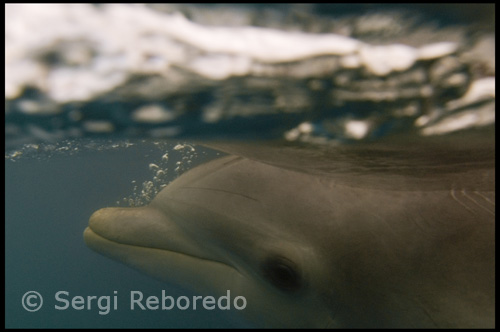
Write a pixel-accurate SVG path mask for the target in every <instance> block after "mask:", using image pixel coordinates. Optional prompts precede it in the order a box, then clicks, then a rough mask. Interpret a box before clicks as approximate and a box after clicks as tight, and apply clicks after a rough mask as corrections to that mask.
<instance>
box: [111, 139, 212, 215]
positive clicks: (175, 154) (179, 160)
mask: <svg viewBox="0 0 500 332" xmlns="http://www.w3.org/2000/svg"><path fill="white" fill-rule="evenodd" d="M154 144H155V145H156V146H158V147H159V148H161V149H163V151H167V152H165V154H163V155H162V156H161V158H160V159H159V160H158V161H156V162H154V163H150V164H149V170H150V171H151V172H152V179H151V180H147V181H144V182H143V183H142V184H138V181H136V180H132V184H133V185H134V188H133V192H132V194H131V195H129V196H127V197H124V198H122V199H121V200H119V201H117V202H116V203H117V204H118V205H120V206H130V207H137V206H144V205H147V204H148V203H149V202H151V201H152V200H153V199H154V198H155V196H156V195H157V194H158V193H159V192H160V191H161V190H162V189H163V188H165V187H166V186H167V185H168V184H169V183H170V182H172V181H173V180H174V179H175V178H177V177H179V176H180V175H181V174H182V173H184V172H186V171H187V170H189V169H191V168H193V167H194V166H196V165H198V164H201V163H203V162H204V161H206V159H207V149H204V148H201V147H199V148H198V149H195V147H194V146H193V145H192V144H187V143H183V144H176V145H175V146H173V147H172V145H171V144H170V143H164V142H155V143H154ZM217 155H219V153H217Z"/></svg>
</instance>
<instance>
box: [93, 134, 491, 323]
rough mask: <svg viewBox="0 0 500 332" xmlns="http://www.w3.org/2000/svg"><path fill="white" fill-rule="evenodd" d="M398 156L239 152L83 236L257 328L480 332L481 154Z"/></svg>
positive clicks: (99, 215)
mask: <svg viewBox="0 0 500 332" xmlns="http://www.w3.org/2000/svg"><path fill="white" fill-rule="evenodd" d="M464 144H465V143H464ZM221 146H222V150H226V151H230V150H232V147H231V146H230V145H228V146H225V147H224V146H223V145H221ZM404 146H405V148H404V149H402V150H398V151H399V152H400V154H399V155H398V153H396V152H395V151H396V150H394V149H386V148H383V149H378V150H375V152H376V153H374V154H372V155H370V154H369V153H368V154H367V153H366V152H367V151H370V150H364V149H360V150H358V151H361V152H362V153H359V154H356V158H354V157H353V156H352V155H349V156H347V157H346V154H345V153H337V154H335V153H334V154H333V155H332V156H333V157H332V156H328V158H326V157H325V153H322V154H321V155H319V156H316V157H314V154H315V153H314V152H310V151H311V150H310V149H307V151H309V152H306V153H305V154H302V156H304V155H305V156H306V157H307V158H305V159H301V157H300V155H301V152H300V151H299V152H297V153H295V154H293V153H289V152H288V150H287V149H275V150H272V149H271V150H269V151H271V152H268V153H265V152H262V151H265V149H262V148H259V147H257V148H255V149H254V150H252V149H250V148H248V149H243V150H242V151H244V153H242V154H243V155H247V156H252V157H253V158H256V159H259V158H260V161H258V160H252V159H248V158H243V157H241V156H236V155H230V156H226V157H222V158H219V159H216V160H213V161H211V162H208V163H206V164H203V165H201V166H199V167H197V168H194V169H192V170H190V171H188V172H187V173H185V174H183V175H182V176H180V177H179V178H178V179H176V180H174V181H173V182H172V183H171V184H169V185H168V186H167V187H166V188H165V189H164V190H163V191H161V192H160V193H159V194H158V196H157V197H156V198H155V199H154V200H153V201H152V202H151V203H150V204H149V205H148V206H145V207H138V208H104V209H101V210H98V211H97V212H95V213H94V214H93V215H92V217H91V218H90V222H89V227H88V228H87V229H86V230H85V232H84V239H85V242H86V243H87V245H88V246H89V247H90V248H92V249H93V250H95V251H97V252H99V253H102V254H103V255H106V256H108V257H110V258H112V259H115V260H118V261H121V262H123V263H125V264H127V265H130V266H132V267H134V268H136V269H138V270H141V271H143V272H145V273H147V274H149V275H152V276H154V277H156V278H159V279H162V280H164V281H166V282H170V283H175V284H179V285H183V286H186V287H189V288H191V289H193V290H195V291H197V292H199V293H200V294H213V295H225V294H226V291H227V290H230V291H231V295H232V296H244V297H245V298H246V300H247V306H246V308H245V309H244V310H242V311H241V312H242V313H243V314H245V315H247V317H249V318H250V319H251V320H252V321H253V322H256V323H257V324H262V325H263V326H277V327H401V328H411V327H449V328H456V327H460V328H467V327H494V326H495V319H494V307H495V299H494V290H495V281H494V274H495V272H494V246H495V237H494V229H495V225H494V216H495V191H494V167H492V166H494V158H491V156H492V154H491V153H492V152H491V151H493V150H492V149H491V145H490V146H489V147H488V149H487V151H490V154H489V155H488V154H486V157H485V153H484V151H482V152H481V151H480V150H481V149H479V150H478V149H476V150H471V149H470V147H469V146H467V145H464V146H465V147H464V149H467V151H469V152H470V151H476V152H477V153H476V155H474V156H472V157H471V154H470V153H469V154H456V153H455V154H453V156H458V157H457V158H458V159H460V158H465V159H468V160H469V161H470V163H465V162H463V160H457V158H452V157H451V156H450V155H447V154H446V153H443V151H440V150H439V149H437V150H435V151H437V152H435V153H430V152H429V150H426V152H425V153H422V154H421V155H418V153H417V156H416V157H415V158H413V159H412V160H411V165H413V167H411V165H410V164H406V163H404V162H403V163H402V162H400V160H399V161H398V156H401V153H402V155H404V157H405V158H406V160H407V159H408V151H407V150H405V149H410V151H411V145H408V144H404ZM430 146H434V147H436V146H439V144H437V145H436V144H431V145H430ZM455 146H456V147H457V146H460V145H455ZM447 147H449V146H447ZM457 149H459V148H458V147H457ZM233 150H234V149H233ZM236 150H237V149H236ZM240 150H241V149H240ZM292 150H293V149H292ZM348 150H349V149H348ZM280 151H281V152H280ZM338 151H342V150H338ZM353 151H356V149H354V150H353ZM371 151H374V150H373V149H372V150H371ZM415 151H416V150H415ZM415 151H414V152H415ZM455 152H456V150H455ZM259 153H261V154H260V155H259ZM280 153H281V154H287V155H292V156H293V155H295V157H297V156H299V157H297V158H296V159H294V158H293V157H290V158H289V159H286V157H283V156H282V155H281V154H280ZM384 153H385V154H384ZM493 154H494V152H493ZM264 155H265V156H264ZM381 155H382V156H385V157H384V158H382V159H383V162H382V161H381V160H380V158H381V157H380V156H381ZM412 155H413V156H415V154H412ZM423 155H425V156H430V157H429V158H428V159H426V161H425V162H422V158H421V157H422V156H423ZM335 158H337V161H338V162H337V163H335ZM360 158H361V159H360ZM377 158H378V159H377ZM293 160H294V161H293ZM305 160H307V161H305ZM346 160H348V161H346ZM374 160H375V161H374ZM391 160H392V161H393V162H390V161H391ZM262 161H267V162H262ZM280 161H281V163H282V164H283V165H292V166H291V167H282V166H283V165H281V166H280V165H278V166H276V165H277V164H280ZM301 163H306V164H307V163H309V164H307V166H308V167H307V168H308V169H309V170H311V169H312V171H310V172H303V171H301V170H300V168H301V165H302V164H301ZM374 163H375V164H376V165H378V166H379V167H378V168H377V167H375V166H374ZM311 164H315V165H317V167H316V168H311V167H310V166H311ZM297 165H298V166H297ZM326 165H328V167H326ZM332 165H337V166H332ZM453 165H455V167H454V168H453V167H452V166H453ZM302 166H303V165H302ZM419 166H421V167H419ZM424 166H425V167H424ZM349 170H351V171H349Z"/></svg>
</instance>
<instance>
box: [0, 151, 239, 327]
mask: <svg viewBox="0 0 500 332" xmlns="http://www.w3.org/2000/svg"><path fill="white" fill-rule="evenodd" d="M164 153H165V151H163V150H161V149H159V148H158V147H157V146H156V145H154V144H151V143H143V144H138V145H136V146H134V147H130V148H121V149H115V150H108V151H95V150H85V151H82V152H80V153H77V154H73V155H69V154H66V155H52V156H51V157H50V158H41V159H39V158H21V159H18V160H16V161H15V162H14V161H12V160H6V161H5V168H6V169H5V181H6V187H5V192H6V198H5V205H6V213H5V249H6V253H5V261H6V262H5V278H6V280H5V285H6V287H5V291H6V295H5V317H6V320H5V326H6V327H7V328H39V327H42V328H54V327H55V328H97V327H113V328H134V327H135V328H159V327H162V328H165V327H172V328H173V327H226V328H229V327H236V326H247V325H246V323H245V322H243V321H241V320H240V319H239V318H238V317H235V315H234V314H233V313H232V312H224V311H220V310H214V311H208V310H192V309H189V310H179V309H172V310H169V311H161V310H159V311H149V310H147V311H141V310H135V311H132V310H130V309H129V303H130V301H129V294H130V291H133V290H135V291H141V292H142V293H143V294H144V296H145V297H146V296H151V295H154V296H157V297H160V298H161V294H162V293H161V292H162V290H165V291H166V294H168V295H171V296H173V297H174V298H177V297H179V296H181V295H184V296H188V297H191V296H193V295H194V294H193V293H192V292H190V291H188V290H185V289H179V288H176V287H175V286H173V285H167V284H164V283H161V282H158V281H156V280H154V279H152V278H150V277H148V276H145V275H143V274H140V273H138V272H136V271H135V270H132V269H130V268H129V267H126V266H125V265H122V264H120V263H118V262H115V261H112V260H110V259H108V258H105V257H103V256H100V255H98V254H97V253H95V252H93V251H91V250H90V249H89V248H87V247H86V245H85V243H84V242H83V238H82V232H83V230H84V229H85V227H87V225H88V219H89V217H90V215H91V214H92V213H93V212H94V211H96V210H97V209H100V208H103V207H106V206H116V201H118V200H120V199H122V198H123V197H125V196H128V195H130V194H132V191H133V190H132V189H133V185H132V184H131V180H134V179H135V180H136V181H137V182H138V183H141V182H142V181H145V180H150V179H151V171H150V170H149V168H148V164H149V163H150V162H155V161H159V160H160V159H161V157H162V155H163V154H164ZM45 157H47V156H45ZM212 157H213V156H212ZM204 158H209V157H204ZM171 173H172V174H170V176H171V177H173V176H174V174H175V172H173V170H172V172H171ZM28 291H37V292H39V293H40V294H41V295H42V296H43V298H44V303H43V307H42V308H41V309H40V310H39V311H37V312H27V311H26V310H24V309H23V307H22V305H21V300H22V297H23V295H24V294H25V293H26V292H28ZM58 291H67V292H68V293H69V297H68V298H72V297H74V296H77V295H80V296H84V297H87V296H91V295H94V296H97V297H100V296H110V297H111V298H110V299H112V298H113V296H114V291H117V295H116V297H117V310H111V311H110V312H109V313H108V314H107V315H100V314H99V311H100V310H99V308H98V307H97V305H96V302H93V303H91V304H92V305H93V306H92V308H91V309H90V310H87V309H85V310H74V309H72V308H69V309H67V310H56V309H55V305H62V304H61V303H57V302H56V300H55V294H56V293H57V292H58ZM102 303H103V305H105V303H104V302H102ZM103 311H104V310H103Z"/></svg>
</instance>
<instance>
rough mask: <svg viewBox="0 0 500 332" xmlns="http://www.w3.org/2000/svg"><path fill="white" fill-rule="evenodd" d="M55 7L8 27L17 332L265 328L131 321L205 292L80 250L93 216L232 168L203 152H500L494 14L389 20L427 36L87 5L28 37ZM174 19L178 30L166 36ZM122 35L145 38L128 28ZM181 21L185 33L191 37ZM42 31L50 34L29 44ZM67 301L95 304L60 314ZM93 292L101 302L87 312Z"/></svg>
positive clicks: (220, 12) (11, 274)
mask: <svg viewBox="0 0 500 332" xmlns="http://www.w3.org/2000/svg"><path fill="white" fill-rule="evenodd" d="M40 8H41V7H40ZM40 8H35V9H34V10H33V9H26V12H25V11H24V10H25V9H20V8H19V7H16V6H11V7H9V10H10V11H11V14H12V15H11V16H10V17H11V18H12V22H14V23H16V24H18V25H16V24H13V25H12V27H13V28H10V26H9V34H8V38H7V40H8V41H7V42H6V45H7V49H8V50H7V52H6V57H7V58H8V59H7V61H6V70H8V73H7V75H6V115H5V121H6V125H5V128H6V141H5V181H6V185H5V193H6V199H5V206H6V212H5V220H6V222H5V250H6V252H5V278H6V281H5V286H6V287H5V290H6V295H5V317H6V318H5V327H7V328H30V327H31V328H33V327H34V328H37V327H41V328H98V327H105V328H106V327H107V328H175V327H181V328H182V327H185V328H195V327H202V328H203V327H209V328H211V327H220V328H231V327H253V326H254V323H251V322H248V321H246V320H245V319H244V318H242V317H240V315H238V313H236V312H235V311H234V310H229V311H223V310H211V311H210V310H204V309H200V310H192V309H188V310H180V309H173V310H139V309H136V310H130V309H129V308H128V305H129V296H130V292H131V291H141V292H142V293H143V294H144V296H150V295H154V296H157V297H160V298H161V296H162V290H164V291H165V292H166V293H167V294H168V295H171V296H173V297H179V296H187V297H192V296H194V295H197V294H195V293H193V292H192V291H190V290H189V289H184V288H179V287H178V286H176V285H170V284H165V283H162V282H159V281H157V280H155V279H153V278H151V277H149V276H146V275H144V274H141V273H139V272H137V271H135V270H133V269H131V268H129V267H127V266H126V265H124V264H122V263H119V262H116V261H113V260H111V259H108V258H106V257H104V256H101V255H99V254H97V253H95V252H93V251H91V250H90V249H89V248H88V247H87V246H86V245H85V243H84V241H83V238H82V232H83V230H84V229H85V228H86V227H87V226H88V222H89V217H90V216H91V215H92V213H94V212H95V211H96V210H98V209H100V208H103V207H111V206H124V207H127V206H142V205H145V204H147V203H149V202H150V201H151V200H152V199H153V198H154V196H155V195H156V193H158V192H159V191H160V190H161V189H162V188H163V187H165V186H166V185H167V184H168V183H170V182H171V181H172V180H174V179H175V178H177V177H178V176H179V175H180V174H182V173H184V172H185V171H187V170H188V169H191V168H193V167H195V166H196V165H199V164H202V163H204V162H207V161H209V160H211V159H214V158H217V157H220V156H221V155H223V153H222V152H218V151H215V150H211V149H209V148H206V147H203V146H200V145H197V144H195V143H191V142H201V143H203V142H209V143H210V142H212V141H224V142H231V143H236V144H239V143H242V142H246V143H254V144H255V143H256V144H257V145H258V144H263V145H265V144H267V143H268V142H276V141H278V142H285V143H286V144H289V145H292V146H293V145H297V146H301V147H302V148H303V147H304V146H305V147H307V146H308V144H309V146H311V147H318V146H321V147H324V146H332V147H335V146H348V145H349V144H357V143H358V142H375V143H376V142H377V141H378V140H380V139H383V138H387V137H389V138H390V137H391V135H401V134H403V135H404V134H407V135H408V136H406V139H408V142H410V143H409V144H411V142H412V140H411V138H412V137H416V136H418V137H421V136H422V137H424V136H433V135H443V136H446V135H448V134H456V133H457V132H460V130H473V131H474V130H476V131H478V132H484V133H485V135H487V137H488V138H489V137H491V140H494V130H492V127H493V126H494V122H495V94H494V86H495V68H494V60H492V59H493V58H494V46H495V43H494V32H492V31H491V30H490V28H491V27H490V25H489V23H488V22H491V21H492V20H493V22H494V17H493V18H491V17H490V16H486V17H487V19H485V20H484V21H485V22H486V23H485V22H481V24H479V27H478V28H477V31H479V32H477V33H471V32H470V31H471V30H470V29H472V28H470V27H469V26H468V25H467V24H469V23H470V24H477V22H478V21H481V18H482V17H485V12H487V10H485V9H484V8H479V9H477V10H470V11H467V10H466V9H464V10H459V9H456V8H455V9H452V8H451V7H446V6H443V7H439V8H438V7H436V8H434V9H436V10H434V9H430V10H429V9H428V8H425V7H424V8H423V9H422V8H407V7H405V6H398V7H397V8H393V11H391V13H394V11H396V12H401V13H407V12H408V10H409V12H410V13H411V12H412V11H413V10H415V11H419V13H420V14H421V15H422V20H423V21H424V22H428V23H429V24H428V26H425V25H423V26H421V25H420V22H421V21H419V20H417V19H416V20H415V21H414V22H410V20H409V21H408V22H409V23H408V25H405V24H402V23H401V21H404V19H405V18H407V17H408V15H407V14H402V15H401V17H398V16H397V15H395V16H394V15H392V14H391V15H385V16H384V15H382V14H379V11H380V10H381V9H383V10H384V11H385V10H387V8H379V7H371V6H368V5H366V6H361V7H356V6H351V5H345V6H330V7H324V8H325V9H324V10H322V9H321V7H318V6H312V7H293V6H290V7H279V6H278V7H275V6H268V7H264V8H261V7H258V6H256V7H254V6H241V7H238V6H236V7H235V8H231V7H227V8H226V7H217V6H214V7H210V6H206V7H205V6H198V7H197V6H193V7H189V6H187V7H183V6H178V7H175V6H174V7H168V6H166V7H165V8H163V7H161V6H158V7H157V8H156V7H154V5H152V6H149V7H144V8H143V7H138V8H133V7H129V6H126V5H124V6H123V7H119V6H118V7H113V6H106V5H103V6H90V5H89V6H86V5H85V6H83V7H81V8H80V9H78V10H73V9H67V8H70V6H69V7H64V6H63V7H53V8H52V9H47V8H48V7H47V8H45V7H44V9H43V13H42V12H40V15H39V17H41V18H43V17H48V18H49V19H52V20H53V22H54V27H53V29H48V28H47V29H46V30H45V29H43V28H41V27H44V24H45V23H44V21H43V20H42V19H40V22H41V23H39V22H38V21H36V20H33V21H32V23H30V24H33V26H30V25H29V24H28V23H26V24H27V25H26V27H24V26H22V25H19V22H22V21H23V20H22V17H23V15H26V16H24V17H28V18H29V17H31V16H30V15H33V13H38V12H37V10H38V9H40ZM473 9H474V8H473ZM136 10H137V11H136ZM322 11H323V12H322ZM80 13H83V14H80ZM134 13H137V16H136V17H135V16H134ZM173 13H181V14H182V15H181V16H176V15H175V14H173ZM262 13H265V15H264V14H262ZM447 13H449V15H447ZM14 14H15V15H14ZM261 14H262V15H261ZM51 15H53V16H51ZM65 15H68V17H70V18H73V20H71V19H69V20H63V19H61V17H66V16H65ZM163 15H165V16H163ZM426 15H427V16H426ZM179 17H181V18H179ZM221 17H222V18H223V19H221ZM362 17H364V18H363V19H362ZM388 17H390V18H394V20H392V19H388ZM14 18H16V20H14ZM86 18H89V21H90V22H94V21H92V19H94V20H95V22H97V23H96V26H97V27H99V26H100V24H103V23H102V22H107V21H108V20H110V22H113V24H110V28H109V30H108V29H101V30H99V29H97V28H96V30H92V29H87V28H86V27H87V26H88V22H87V21H86ZM315 18H317V20H315ZM115 19H116V21H113V20H115ZM149 19H150V20H151V22H152V23H151V24H152V25H151V26H150V25H148V24H149V23H148V22H149ZM130 20H136V21H130ZM161 20H164V21H165V22H170V23H169V24H167V25H166V26H165V27H163V26H162V28H161V29H164V30H161V29H160V30H159V31H160V32H158V33H157V34H155V33H151V29H152V27H153V28H157V26H155V25H154V24H156V23H155V22H157V21H161ZM221 20H222V21H223V22H225V24H219V23H220V22H221ZM56 22H60V25H58V24H59V23H57V24H56ZM120 22H124V23H123V25H124V26H130V22H132V23H134V24H135V26H136V27H137V31H126V32H128V34H127V33H123V32H122V31H123V30H121V29H124V28H123V26H122V25H121V24H122V23H120ZM376 22H378V24H375V23H376ZM471 22H472V23H471ZM465 23H467V24H465ZM37 24H38V25H37ZM72 24H74V25H72ZM175 24H179V25H181V26H182V27H183V29H181V30H182V31H186V34H185V35H182V34H180V33H179V34H176V33H177V32H176V31H177V30H176V29H175V26H176V25H175ZM171 25H172V26H173V27H174V28H169V26H171ZM219 25H220V26H223V27H224V28H225V29H227V30H221V31H222V32H221V31H219V32H220V33H225V34H226V35H223V37H224V36H225V37H224V38H225V39H224V38H222V40H223V43H222V46H220V47H219V48H211V47H209V46H206V45H205V44H204V43H203V42H198V41H197V40H195V39H193V35H195V36H196V35H200V36H202V35H203V36H208V37H207V38H208V39H209V40H212V41H214V43H215V41H216V40H217V38H216V37H217V36H218V35H217V33H219V32H218V31H216V30H211V27H212V26H219ZM20 26H21V27H20ZM241 26H253V27H258V28H259V29H260V28H263V29H274V30H273V31H275V30H276V31H280V32H283V33H284V34H283V36H281V37H282V38H283V39H282V40H283V41H284V42H283V43H284V44H283V45H292V46H295V47H293V48H292V51H289V52H284V54H285V55H281V53H280V52H279V50H276V49H273V48H272V47H271V48H270V50H268V52H262V49H263V47H262V45H256V46H253V48H252V47H250V48H248V49H243V50H239V49H236V50H235V49H231V48H226V47H225V43H226V44H231V43H232V42H234V41H236V40H239V39H240V38H242V37H241V36H243V35H244V33H243V31H242V30H239V28H240V27H241ZM415 26H419V27H420V28H421V29H420V30H418V29H416V28H415ZM472 26H473V27H476V26H475V25H472ZM16 29H17V30H16ZM33 29H39V30H40V31H44V33H43V34H40V37H39V39H36V38H28V37H26V36H27V35H29V33H27V31H32V30H33ZM153 30H154V29H153ZM417 30H418V33H413V32H415V31H417ZM12 31H14V32H12ZM60 31H65V33H63V34H62V35H61V32H60ZM297 31H299V32H304V33H307V35H306V36H302V35H299V36H296V35H295V32H297ZM410 32H411V33H410ZM252 33H255V35H256V36H265V37H266V38H267V37H268V36H271V35H272V33H273V32H272V31H268V30H256V31H254V32H252ZM327 33H331V34H333V35H334V36H330V37H332V38H333V39H331V40H329V42H331V41H335V42H336V43H337V44H338V45H340V46H339V47H338V48H337V47H334V49H333V50H331V49H329V48H328V49H327V50H326V51H324V50H323V47H324V46H323V44H322V43H321V42H320V38H319V35H321V34H327ZM117 34H118V35H120V36H121V34H123V36H125V37H124V39H123V41H121V42H120V40H119V38H117ZM259 34H261V35H259ZM165 36H167V37H168V38H166V41H164V40H163V39H162V38H164V37H165ZM338 36H342V38H340V39H337V37H338ZM431 36H432V37H431ZM42 37H43V38H46V39H45V41H44V43H45V44H44V43H42V42H39V40H44V39H43V38H42ZM281 37H280V38H281ZM316 37H318V38H316ZM330 37H329V38H330ZM344 37H345V38H347V39H344ZM432 38H434V39H432ZM201 39H203V38H201ZM113 40H114V41H116V44H114V43H113V42H111V41H113ZM141 40H144V44H142V43H139V41H141ZM158 40H160V41H161V42H158ZM224 41H225V42H224ZM316 41H318V44H316ZM236 44H237V43H236ZM334 44H335V43H334ZM402 44H404V47H401V45H402ZM130 45H132V46H131V47H129V46H130ZM317 45H319V46H317ZM350 45H356V47H359V48H360V49H359V50H357V51H353V50H351V49H350V47H351V46H350ZM394 45H399V46H394ZM9 46H10V47H9ZM393 46H394V47H393ZM365 47H366V49H365ZM492 47H493V57H491V54H490V53H488V52H491V48H492ZM264 49H265V48H264ZM285 49H286V48H285ZM295 49H305V50H306V51H308V50H309V51H308V52H309V53H308V52H306V53H305V54H297V55H296V54H295V53H294V52H293V50H295ZM318 49H319V51H318ZM136 51H137V53H135V52H136ZM273 52H274V53H273ZM276 54H278V55H276ZM394 59H403V60H401V63H398V61H394ZM408 137H409V138H408ZM311 150H312V148H311ZM30 291H36V292H38V293H39V294H41V296H42V297H43V306H42V307H41V309H40V310H38V311H36V312H29V311H27V310H26V309H25V308H24V307H23V301H26V298H23V296H24V295H25V294H26V293H28V292H30ZM59 291H66V292H68V293H69V295H68V296H66V298H72V297H74V296H83V297H84V298H85V299H84V300H85V301H86V302H85V304H84V305H83V306H82V305H81V304H80V305H79V308H80V309H78V310H77V309H74V308H71V307H70V308H67V309H64V310H58V309H56V307H55V306H57V305H60V304H61V302H60V301H56V297H55V294H56V293H57V292H59ZM88 296H96V298H95V299H93V300H91V301H90V307H88V306H87V305H88V303H89V300H88V298H87V297H88ZM100 297H102V302H101V304H102V308H99V304H98V303H97V300H98V298H100ZM106 297H107V298H106ZM115 299H116V300H115ZM38 300H39V299H32V303H36V302H37V301H38ZM106 301H109V307H108V308H109V312H108V310H107V309H106V308H105V307H106V304H107V302H106ZM115 304H116V306H117V307H116V309H113V306H114V305H115Z"/></svg>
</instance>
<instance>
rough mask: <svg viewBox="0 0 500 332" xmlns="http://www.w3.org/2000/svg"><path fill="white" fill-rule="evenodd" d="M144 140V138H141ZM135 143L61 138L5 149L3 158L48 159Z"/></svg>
mask: <svg viewBox="0 0 500 332" xmlns="http://www.w3.org/2000/svg"><path fill="white" fill-rule="evenodd" d="M143 141H144V140H143ZM134 145H135V143H132V142H130V141H119V142H116V141H113V140H111V139H109V140H99V139H84V140H71V139H67V140H62V141H57V142H53V143H49V142H44V143H31V144H24V145H22V146H20V147H17V148H15V149H10V150H8V149H7V150H6V151H5V160H6V161H10V162H17V161H21V160H25V159H30V160H33V159H36V160H48V159H51V158H52V157H54V156H58V155H63V156H73V155H76V154H78V153H80V152H82V151H109V150H115V149H120V148H129V147H131V146H134Z"/></svg>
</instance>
